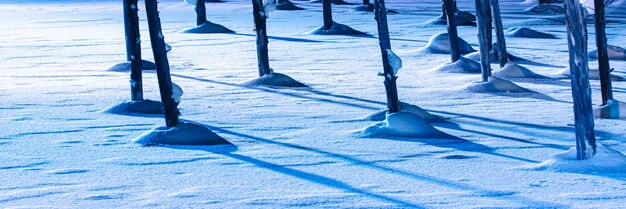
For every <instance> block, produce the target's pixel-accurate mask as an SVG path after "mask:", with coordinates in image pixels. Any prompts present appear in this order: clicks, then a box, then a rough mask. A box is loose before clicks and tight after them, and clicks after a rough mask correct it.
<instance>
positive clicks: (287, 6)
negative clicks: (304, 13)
mask: <svg viewBox="0 0 626 209" xmlns="http://www.w3.org/2000/svg"><path fill="white" fill-rule="evenodd" d="M276 10H283V11H296V10H304V9H303V8H302V7H299V6H296V5H295V4H293V3H292V2H291V1H287V0H283V1H282V2H281V3H280V4H276Z"/></svg>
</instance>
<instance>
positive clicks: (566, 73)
mask: <svg viewBox="0 0 626 209" xmlns="http://www.w3.org/2000/svg"><path fill="white" fill-rule="evenodd" d="M571 76H572V74H571V73H570V70H569V67H566V68H563V69H561V70H559V72H556V73H555V74H552V75H551V76H550V77H552V78H557V79H569V78H570V77H571ZM589 79H590V80H600V70H598V69H589ZM611 80H614V81H623V80H626V79H625V78H623V77H621V76H617V75H613V74H611Z"/></svg>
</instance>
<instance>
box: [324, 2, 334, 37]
mask: <svg viewBox="0 0 626 209" xmlns="http://www.w3.org/2000/svg"><path fill="white" fill-rule="evenodd" d="M322 10H323V13H324V30H330V29H331V28H332V27H333V7H332V5H331V4H330V0H322Z"/></svg>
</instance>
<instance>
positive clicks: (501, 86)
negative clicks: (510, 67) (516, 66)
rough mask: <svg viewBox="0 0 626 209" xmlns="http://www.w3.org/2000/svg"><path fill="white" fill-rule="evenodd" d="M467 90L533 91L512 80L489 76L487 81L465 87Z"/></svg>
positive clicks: (478, 91) (485, 91)
mask: <svg viewBox="0 0 626 209" xmlns="http://www.w3.org/2000/svg"><path fill="white" fill-rule="evenodd" d="M465 89H466V90H468V91H471V92H475V93H489V92H532V91H530V90H528V89H526V88H524V87H521V86H518V85H517V84H514V83H513V82H511V81H507V80H504V79H500V78H496V77H493V76H489V78H488V80H487V82H476V83H472V84H469V85H467V86H466V87H465Z"/></svg>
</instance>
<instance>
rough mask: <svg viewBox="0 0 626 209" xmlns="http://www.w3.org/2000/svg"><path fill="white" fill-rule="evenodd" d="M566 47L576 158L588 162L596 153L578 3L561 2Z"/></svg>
mask: <svg viewBox="0 0 626 209" xmlns="http://www.w3.org/2000/svg"><path fill="white" fill-rule="evenodd" d="M565 21H566V22H567V36H568V38H567V46H568V48H569V65H570V73H571V75H572V76H571V83H572V97H573V99H574V119H575V123H574V126H575V127H576V150H577V153H576V158H577V159H579V160H585V159H589V158H592V157H593V156H594V155H595V152H596V138H595V133H594V128H593V126H594V121H593V112H592V104H591V86H590V85H589V65H588V64H589V63H588V57H587V18H586V16H585V15H584V12H583V8H582V7H581V5H580V2H579V1H578V0H565Z"/></svg>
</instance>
